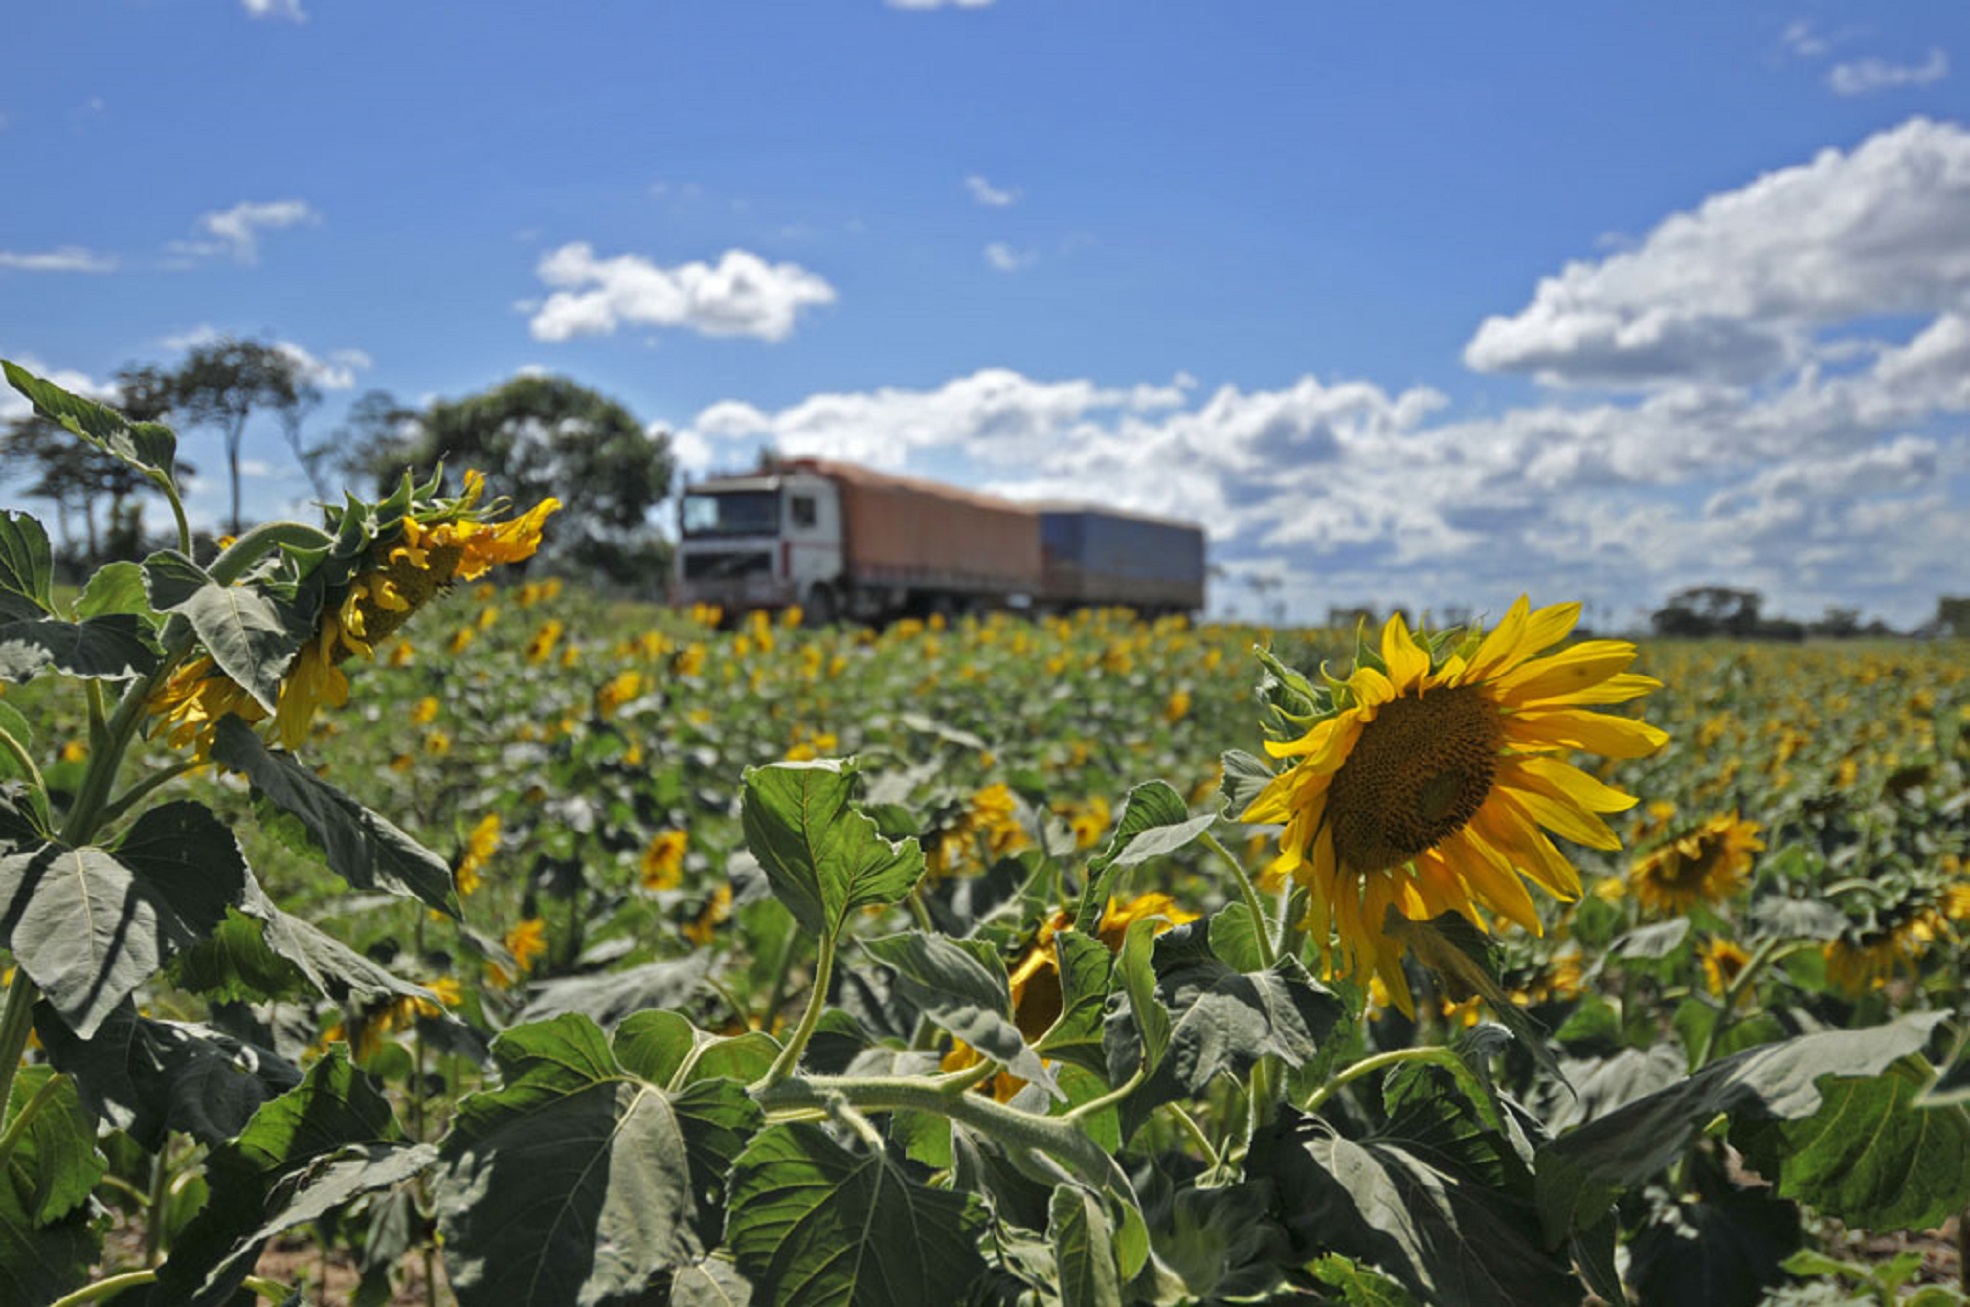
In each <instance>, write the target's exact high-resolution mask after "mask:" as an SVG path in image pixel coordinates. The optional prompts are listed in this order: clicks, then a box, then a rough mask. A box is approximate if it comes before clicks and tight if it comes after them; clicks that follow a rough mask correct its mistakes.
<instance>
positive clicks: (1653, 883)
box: [1628, 812, 1765, 913]
mask: <svg viewBox="0 0 1970 1307" xmlns="http://www.w3.org/2000/svg"><path fill="white" fill-rule="evenodd" d="M1758 831H1759V826H1758V823H1757V822H1754V821H1744V820H1742V819H1741V818H1739V816H1738V815H1737V813H1736V812H1728V813H1725V814H1723V815H1721V816H1717V817H1712V818H1710V820H1708V821H1706V822H1704V823H1703V824H1702V825H1700V826H1698V827H1696V828H1695V829H1694V830H1690V831H1685V832H1684V833H1683V834H1681V835H1678V836H1676V837H1675V838H1674V839H1671V840H1667V841H1664V842H1663V843H1662V844H1661V845H1659V846H1658V847H1656V848H1654V849H1652V850H1650V851H1649V852H1648V853H1646V854H1644V855H1642V856H1641V857H1640V858H1638V859H1636V860H1635V865H1634V866H1633V867H1631V868H1629V871H1628V880H1629V882H1630V883H1631V884H1632V885H1633V886H1634V888H1635V897H1636V898H1637V899H1639V900H1640V901H1641V904H1642V906H1643V907H1644V908H1647V909H1648V910H1649V911H1651V912H1661V913H1683V912H1688V911H1689V910H1690V909H1691V908H1692V907H1694V906H1696V904H1697V903H1698V902H1704V903H1722V902H1723V901H1724V900H1725V899H1728V898H1730V897H1731V896H1732V895H1734V894H1736V893H1737V892H1738V890H1740V889H1742V888H1743V886H1744V874H1745V873H1746V872H1747V871H1749V870H1750V869H1751V855H1752V854H1754V853H1759V852H1762V851H1763V850H1764V847H1765V842H1764V841H1763V840H1761V839H1759V838H1758Z"/></svg>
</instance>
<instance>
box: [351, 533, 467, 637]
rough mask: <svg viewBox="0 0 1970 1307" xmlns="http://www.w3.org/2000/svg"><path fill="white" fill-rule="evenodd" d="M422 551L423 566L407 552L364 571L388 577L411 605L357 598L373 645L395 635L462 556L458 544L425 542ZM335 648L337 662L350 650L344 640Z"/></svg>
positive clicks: (377, 577) (443, 582)
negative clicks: (389, 603) (427, 543)
mask: <svg viewBox="0 0 1970 1307" xmlns="http://www.w3.org/2000/svg"><path fill="white" fill-rule="evenodd" d="M423 552H424V561H425V564H426V565H425V566H423V567H419V566H418V565H417V563H416V562H415V561H413V560H412V559H411V558H410V557H408V556H403V557H397V558H389V557H388V556H387V555H386V561H385V562H384V564H383V566H381V567H379V568H377V569H376V570H375V571H373V572H369V573H365V574H364V575H365V576H367V577H371V578H374V579H375V580H378V581H387V582H388V583H389V584H390V585H391V587H392V588H393V589H395V590H396V592H397V593H398V594H399V595H401V596H402V597H403V600H404V602H405V603H407V604H409V605H410V606H409V607H408V608H385V607H383V606H382V605H380V604H377V603H375V602H373V601H372V600H371V599H370V598H369V597H368V596H367V595H365V596H364V597H362V598H360V599H358V600H357V601H356V609H357V611H358V612H359V613H360V614H361V615H362V623H363V625H362V631H363V640H364V642H365V643H367V644H371V645H374V644H376V643H377V642H378V641H379V640H385V639H388V638H389V637H390V636H392V635H395V634H396V633H397V631H398V630H399V629H400V628H401V627H402V626H403V624H404V623H405V622H408V621H409V620H410V617H411V614H412V613H415V612H416V611H417V610H418V609H420V608H422V607H423V606H424V605H425V604H426V603H428V602H430V600H431V597H432V596H433V595H435V594H437V593H439V592H440V591H442V590H443V589H445V587H447V586H449V585H450V584H451V582H452V577H453V576H455V575H456V574H457V572H458V564H459V560H460V559H462V558H463V557H464V556H465V548H464V546H463V545H459V544H442V545H427V546H425V548H424V551H423ZM335 652H336V661H337V662H340V661H342V660H343V659H344V658H347V657H348V656H349V655H350V653H351V652H353V651H352V650H351V649H350V648H349V647H348V646H347V645H346V644H338V646H337V648H336V651H335Z"/></svg>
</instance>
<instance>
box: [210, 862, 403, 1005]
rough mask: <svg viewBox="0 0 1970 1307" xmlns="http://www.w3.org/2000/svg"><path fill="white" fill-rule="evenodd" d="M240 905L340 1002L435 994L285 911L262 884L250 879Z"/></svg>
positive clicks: (276, 947)
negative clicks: (265, 890)
mask: <svg viewBox="0 0 1970 1307" xmlns="http://www.w3.org/2000/svg"><path fill="white" fill-rule="evenodd" d="M240 911H241V912H243V913H245V914H246V915H247V916H249V917H251V918H253V919H254V920H255V921H256V922H258V923H259V926H260V931H261V939H262V942H264V943H265V945H266V946H267V948H268V949H269V950H271V951H272V952H273V953H274V954H275V955H276V956H277V957H280V958H284V959H286V960H287V961H288V962H291V963H293V964H294V966H295V968H296V970H298V971H299V972H300V973H301V975H302V978H303V979H305V980H306V981H307V982H308V983H309V984H310V985H312V986H314V987H315V989H317V990H319V991H320V992H321V993H322V994H324V995H326V996H327V997H329V998H332V999H334V1000H335V1001H336V1002H338V1003H343V1002H348V1001H350V1000H354V1001H355V1002H358V1003H376V1002H381V1001H382V1000H384V999H389V998H422V999H435V998H436V996H435V995H434V994H432V993H431V991H430V990H428V989H425V988H424V987H423V986H422V985H414V984H412V983H411V982H410V981H408V980H405V979H403V978H402V977H400V976H398V975H396V974H395V973H394V972H392V971H390V970H389V969H388V968H385V967H382V966H379V965H377V964H376V963H374V962H372V961H370V960H369V959H368V958H367V957H364V956H363V955H362V954H360V953H358V952H356V951H355V950H354V949H352V948H350V947H349V946H348V945H347V944H344V943H343V942H342V941H341V940H339V939H337V938H335V937H334V936H333V935H331V934H329V933H328V932H327V931H325V930H323V929H321V927H319V926H317V925H315V924H314V923H313V922H311V921H309V920H308V919H307V918H305V917H297V916H294V915H293V914H291V913H288V912H285V911H283V910H282V909H281V908H280V907H279V906H278V905H276V904H275V903H274V901H273V900H272V899H270V898H268V897H267V895H266V894H265V893H264V892H263V891H262V890H261V889H260V888H259V886H257V885H249V886H248V888H247V895H246V901H245V903H244V904H242V905H241V907H240Z"/></svg>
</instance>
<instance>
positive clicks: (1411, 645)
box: [1382, 613, 1430, 694]
mask: <svg viewBox="0 0 1970 1307" xmlns="http://www.w3.org/2000/svg"><path fill="white" fill-rule="evenodd" d="M1382 661H1383V662H1385V663H1387V664H1388V668H1389V681H1390V682H1391V684H1393V685H1394V687H1395V690H1396V692H1397V693H1398V694H1403V693H1407V692H1408V691H1410V690H1413V689H1416V688H1418V687H1419V686H1420V685H1421V683H1422V681H1423V678H1424V677H1426V676H1428V675H1429V674H1430V655H1429V654H1428V652H1427V651H1425V650H1423V649H1420V648H1418V647H1417V645H1416V641H1415V638H1414V637H1412V636H1411V635H1410V634H1409V624H1408V623H1407V622H1405V621H1403V620H1402V614H1401V613H1391V614H1390V615H1389V621H1388V625H1387V626H1384V627H1383V628H1382Z"/></svg>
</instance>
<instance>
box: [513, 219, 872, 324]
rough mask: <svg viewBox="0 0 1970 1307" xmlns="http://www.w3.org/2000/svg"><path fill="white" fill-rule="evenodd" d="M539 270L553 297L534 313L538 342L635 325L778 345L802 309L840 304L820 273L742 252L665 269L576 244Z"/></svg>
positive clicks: (558, 252) (552, 255)
mask: <svg viewBox="0 0 1970 1307" xmlns="http://www.w3.org/2000/svg"><path fill="white" fill-rule="evenodd" d="M537 271H538V273H539V275H540V279H541V280H542V281H543V282H545V283H546V284H547V285H548V286H550V287H553V288H554V293H553V294H551V295H549V296H548V298H547V301H546V303H544V304H542V305H541V306H540V308H539V309H538V310H537V311H536V312H535V313H534V315H533V318H532V321H531V323H530V327H531V329H532V332H533V335H534V338H535V339H536V340H549V341H554V340H567V339H569V338H571V337H574V336H583V335H608V334H610V333H611V332H613V331H615V330H616V328H617V327H618V326H622V325H635V326H651V327H683V328H685V329H687V330H690V331H695V332H698V333H699V334H701V335H706V336H751V337H754V338H756V339H759V340H766V341H777V340H784V339H785V338H786V337H787V335H788V334H789V333H791V332H792V331H793V329H794V325H795V321H796V319H797V318H798V317H799V315H800V314H801V312H802V311H804V310H806V309H809V308H813V307H816V306H818V305H823V304H832V303H833V302H834V300H835V289H834V287H833V286H831V285H829V284H828V282H827V281H826V280H825V279H823V278H822V277H820V276H819V275H817V274H815V273H812V272H809V271H808V270H807V269H805V268H802V267H800V266H799V265H798V264H794V263H768V262H767V261H766V260H764V259H762V258H760V257H759V256H758V255H757V254H753V253H750V252H748V251H746V250H738V249H733V250H727V251H726V252H725V254H724V256H723V257H722V258H720V259H719V261H718V262H717V263H716V264H709V263H704V262H700V261H693V262H690V263H684V264H679V265H678V266H677V267H674V268H663V267H659V266H657V264H655V263H654V262H652V261H651V260H649V259H647V258H644V257H643V256H641V255H637V254H622V255H617V256H615V257H614V258H597V257H596V254H595V250H594V247H593V246H591V245H589V244H588V243H587V242H585V241H577V242H575V243H573V244H569V245H563V246H562V247H561V248H559V249H557V250H555V251H553V252H552V253H550V254H549V255H547V257H546V258H544V259H542V260H541V261H540V266H539V268H538V269H537Z"/></svg>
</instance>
